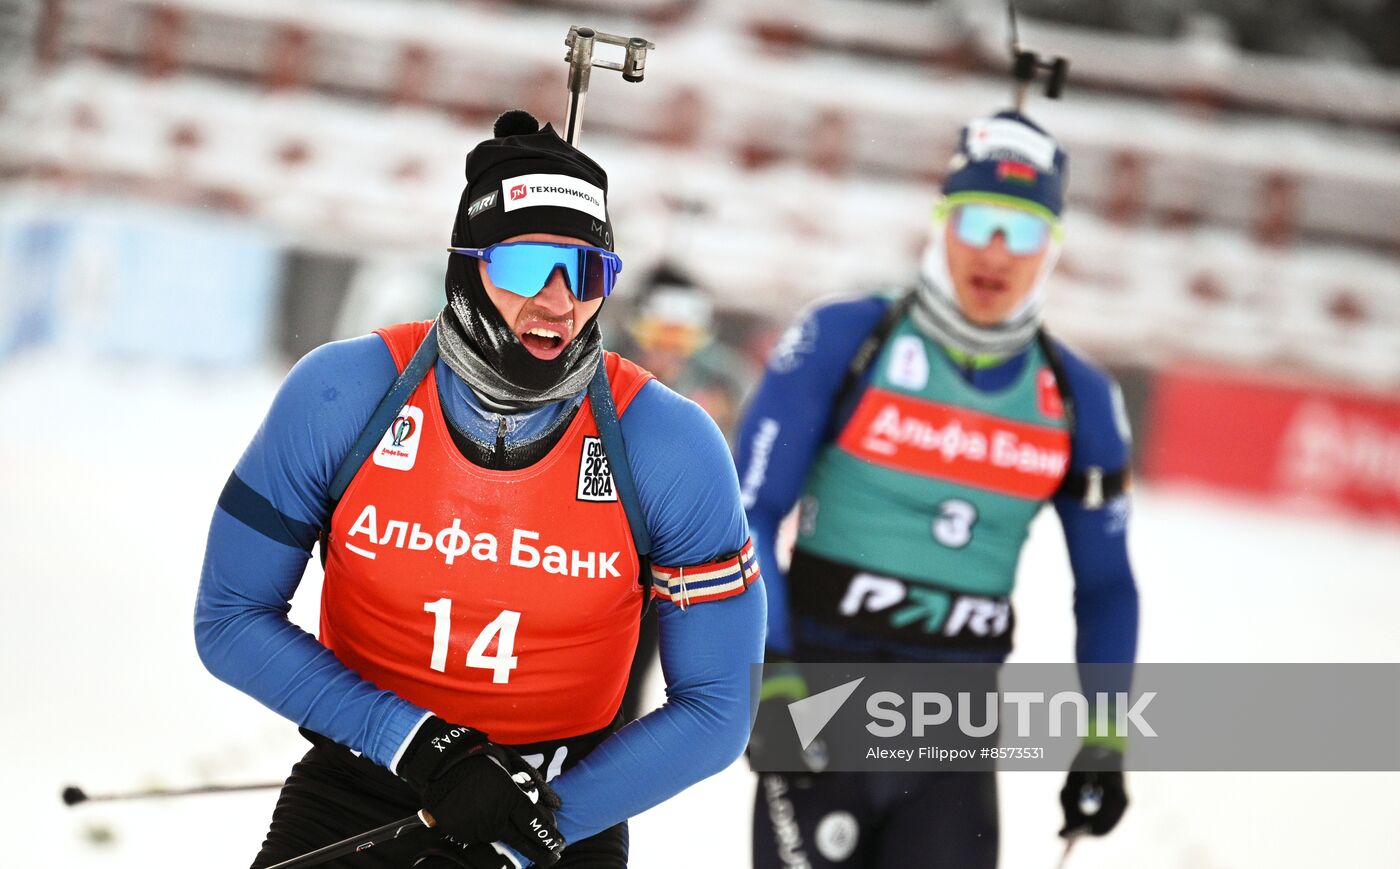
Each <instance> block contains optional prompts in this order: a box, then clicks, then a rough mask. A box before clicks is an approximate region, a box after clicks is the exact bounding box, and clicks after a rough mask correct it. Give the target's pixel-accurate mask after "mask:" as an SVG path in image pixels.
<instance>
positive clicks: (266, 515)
mask: <svg viewBox="0 0 1400 869" xmlns="http://www.w3.org/2000/svg"><path fill="white" fill-rule="evenodd" d="M219 507H220V509H222V510H223V511H224V512H225V513H227V514H229V515H230V516H232V517H233V518H235V519H237V520H238V521H239V522H242V523H243V524H244V525H247V526H248V527H249V528H251V529H253V530H254V531H256V532H258V533H259V534H261V535H262V536H264V537H266V538H268V539H270V540H275V541H276V542H278V543H281V544H283V545H285V546H292V547H295V548H297V549H300V550H302V551H303V552H310V551H311V544H313V543H315V542H316V538H317V537H318V536H320V533H321V532H320V529H319V528H317V527H316V526H315V525H310V524H308V523H306V522H299V521H297V520H296V519H293V518H292V517H290V516H288V515H286V514H284V513H282V512H281V511H279V510H278V509H277V508H276V507H274V506H273V505H272V502H271V501H269V500H267V499H266V498H264V497H263V496H262V495H260V494H258V493H257V492H256V491H254V490H253V488H252V487H251V486H249V485H248V484H247V483H245V482H243V481H242V480H240V479H239V478H238V474H236V473H235V474H229V477H228V482H227V483H225V484H224V490H223V491H222V492H220V493H219Z"/></svg>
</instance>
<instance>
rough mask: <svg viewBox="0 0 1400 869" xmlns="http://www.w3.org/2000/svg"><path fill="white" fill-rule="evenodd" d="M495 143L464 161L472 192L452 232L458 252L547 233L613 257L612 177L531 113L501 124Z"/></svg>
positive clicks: (466, 192) (513, 114)
mask: <svg viewBox="0 0 1400 869" xmlns="http://www.w3.org/2000/svg"><path fill="white" fill-rule="evenodd" d="M492 132H493V133H494V134H495V138H493V139H487V140H486V141H484V142H482V143H481V144H479V145H477V146H476V147H475V148H473V149H472V150H471V153H469V154H468V155H467V186H466V187H465V188H464V189H463V190H462V200H461V202H460V203H459V204H458V206H457V221H456V223H455V224H454V225H453V227H452V245H453V246H454V247H489V246H490V245H493V244H496V243H497V242H500V241H503V240H505V239H507V238H511V237H513V236H517V235H525V234H526V233H532V232H548V233H554V234H557V235H567V236H570V237H572V238H578V239H581V240H583V241H585V242H587V243H588V244H591V245H594V246H597V247H601V248H605V249H607V250H613V249H614V248H613V233H612V224H611V223H610V222H609V220H608V210H607V194H608V174H607V173H606V172H604V171H603V167H601V166H599V165H598V164H597V163H595V162H593V160H592V159H590V158H589V157H588V156H586V155H585V154H583V153H582V152H581V151H579V150H578V149H576V148H574V147H573V146H571V145H570V144H569V143H567V142H565V141H564V140H563V139H561V138H559V135H558V134H557V133H555V132H554V128H553V127H552V126H550V125H548V124H546V125H545V127H544V129H543V130H541V129H540V124H539V121H537V120H535V118H534V117H533V116H531V115H530V114H529V113H528V112H523V111H519V110H516V111H510V112H506V113H505V114H503V115H501V117H500V118H498V119H497V120H496V124H495V127H494V129H493V130H492Z"/></svg>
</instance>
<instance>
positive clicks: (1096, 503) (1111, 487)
mask: <svg viewBox="0 0 1400 869" xmlns="http://www.w3.org/2000/svg"><path fill="white" fill-rule="evenodd" d="M1035 340H1036V343H1038V344H1039V345H1040V352H1041V353H1044V354H1045V361H1046V363H1047V364H1049V366H1050V370H1051V371H1053V372H1054V373H1055V388H1056V389H1058V390H1059V392H1060V402H1061V403H1062V404H1063V405H1064V407H1065V421H1066V422H1067V423H1068V424H1069V443H1070V464H1071V465H1072V463H1073V458H1074V435H1075V432H1076V430H1077V428H1078V422H1079V419H1078V416H1077V414H1076V412H1075V407H1074V393H1073V392H1071V391H1070V388H1069V378H1068V377H1067V376H1066V375H1065V360H1064V357H1063V356H1061V355H1060V348H1059V347H1056V346H1055V342H1054V341H1052V340H1050V335H1049V334H1048V333H1047V332H1046V331H1045V329H1043V328H1041V329H1037V330H1036V333H1035ZM1127 488H1128V469H1127V468H1121V469H1119V470H1117V471H1114V472H1113V473H1111V474H1109V473H1104V469H1103V468H1101V467H1099V466H1098V465H1091V466H1090V467H1088V468H1085V469H1084V470H1083V471H1076V470H1074V469H1073V467H1072V466H1071V468H1070V469H1069V470H1068V471H1067V472H1066V473H1065V478H1064V480H1063V481H1062V482H1061V483H1060V488H1059V489H1058V490H1056V492H1055V495H1054V497H1056V498H1070V499H1072V500H1075V501H1078V502H1079V503H1081V504H1083V505H1084V508H1085V509H1087V510H1098V509H1100V508H1102V507H1103V505H1104V504H1107V503H1108V502H1109V501H1111V500H1113V499H1114V498H1116V497H1118V496H1119V495H1121V494H1123V492H1125V491H1127Z"/></svg>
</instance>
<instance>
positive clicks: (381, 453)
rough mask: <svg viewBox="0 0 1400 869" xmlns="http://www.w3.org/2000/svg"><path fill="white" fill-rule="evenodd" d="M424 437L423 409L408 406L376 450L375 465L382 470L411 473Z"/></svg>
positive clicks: (392, 424) (401, 412) (400, 413)
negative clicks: (391, 469) (390, 469)
mask: <svg viewBox="0 0 1400 869" xmlns="http://www.w3.org/2000/svg"><path fill="white" fill-rule="evenodd" d="M422 436H423V410H422V408H417V407H414V406H413V405H411V404H410V405H406V406H405V407H404V409H403V410H401V411H399V415H398V416H397V417H395V418H394V421H393V422H391V423H389V429H388V431H386V432H384V437H382V438H380V439H379V446H377V447H375V450H374V463H375V464H376V465H379V466H380V467H382V468H393V469H394V470H396V471H411V470H413V463H414V462H415V461H417V460H418V444H419V441H420V440H421V439H422Z"/></svg>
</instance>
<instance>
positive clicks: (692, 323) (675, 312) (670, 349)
mask: <svg viewBox="0 0 1400 869" xmlns="http://www.w3.org/2000/svg"><path fill="white" fill-rule="evenodd" d="M612 343H613V344H614V345H617V344H620V345H621V346H617V347H615V348H614V349H616V350H617V351H618V352H619V353H622V354H623V355H624V356H626V357H627V358H629V359H632V360H634V361H635V362H636V363H637V364H638V365H640V366H642V367H643V368H645V369H647V370H648V371H650V372H651V373H652V374H655V375H656V377H657V379H659V380H660V381H661V382H662V383H664V384H666V385H667V386H669V387H671V388H672V389H674V390H675V391H677V392H679V393H680V394H681V395H684V396H685V397H686V398H689V399H690V400H691V401H694V402H695V403H696V404H698V405H700V406H701V407H703V408H704V409H705V411H706V412H707V413H709V415H710V416H711V418H713V419H714V421H715V422H716V423H718V424H719V427H720V430H721V431H723V432H724V433H725V436H726V437H727V436H729V434H730V433H731V431H732V429H733V427H734V422H735V421H736V420H737V418H738V414H739V405H740V402H741V401H742V400H743V398H744V396H745V395H746V394H747V392H748V390H749V388H750V387H751V386H752V385H753V383H754V380H755V377H754V371H753V368H752V366H751V365H750V364H749V362H748V361H747V360H746V359H744V357H743V356H741V355H740V354H739V353H737V352H735V351H734V350H733V349H732V348H730V347H729V346H727V345H725V344H724V343H723V342H721V341H719V340H717V338H716V335H715V309H714V302H713V301H712V299H711V297H710V294H709V292H708V291H707V290H705V289H703V288H701V287H699V286H697V285H696V283H695V282H694V281H693V280H691V278H690V277H689V276H688V275H686V274H685V273H684V272H683V271H681V270H680V269H679V268H677V267H676V266H674V265H671V264H669V263H662V264H661V265H659V266H657V267H656V269H654V270H653V271H652V273H651V274H650V275H648V276H647V279H646V281H645V282H644V284H643V286H642V287H641V288H640V293H639V297H638V301H637V303H636V307H635V309H634V313H633V315H632V318H631V320H630V321H629V322H628V323H627V325H626V327H625V337H623V338H622V339H621V340H620V341H614V342H612Z"/></svg>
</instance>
